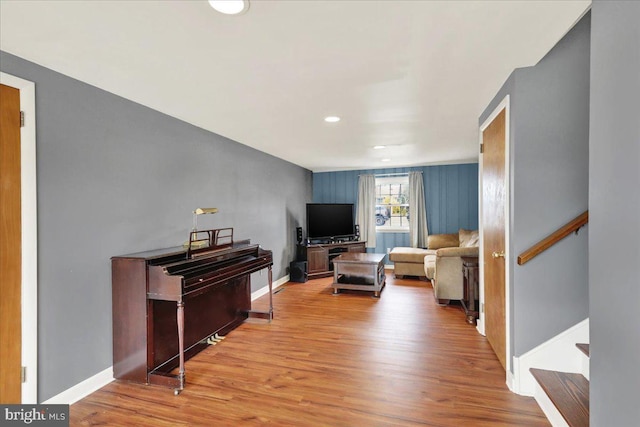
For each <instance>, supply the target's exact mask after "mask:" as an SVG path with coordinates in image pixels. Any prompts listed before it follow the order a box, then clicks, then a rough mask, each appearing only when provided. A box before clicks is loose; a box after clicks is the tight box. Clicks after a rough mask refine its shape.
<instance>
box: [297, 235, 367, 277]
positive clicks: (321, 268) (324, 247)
mask: <svg viewBox="0 0 640 427" xmlns="http://www.w3.org/2000/svg"><path fill="white" fill-rule="evenodd" d="M348 252H354V253H360V252H365V242H342V243H321V244H312V245H298V248H297V251H296V258H297V261H307V274H308V277H309V279H314V278H318V277H327V276H331V275H332V274H333V262H332V261H333V258H335V257H337V256H338V255H340V254H343V253H348Z"/></svg>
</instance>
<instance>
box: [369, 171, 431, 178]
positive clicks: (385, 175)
mask: <svg viewBox="0 0 640 427" xmlns="http://www.w3.org/2000/svg"><path fill="white" fill-rule="evenodd" d="M409 172H418V173H422V171H407V172H395V173H381V174H374V175H373V176H375V177H376V178H384V177H387V176H400V175H409ZM362 175H371V174H362ZM362 175H358V176H362Z"/></svg>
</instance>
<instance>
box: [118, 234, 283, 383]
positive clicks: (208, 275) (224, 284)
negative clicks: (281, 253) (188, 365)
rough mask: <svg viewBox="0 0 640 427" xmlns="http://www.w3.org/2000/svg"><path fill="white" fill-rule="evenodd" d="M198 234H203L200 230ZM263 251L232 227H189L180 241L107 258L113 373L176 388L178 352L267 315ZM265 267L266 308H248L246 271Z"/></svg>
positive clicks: (180, 368)
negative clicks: (237, 237) (181, 244)
mask: <svg viewBox="0 0 640 427" xmlns="http://www.w3.org/2000/svg"><path fill="white" fill-rule="evenodd" d="M203 235H204V237H203ZM272 266H273V257H272V253H271V251H268V250H265V249H262V248H261V247H260V246H259V245H256V244H251V243H250V241H248V240H243V241H238V242H234V241H233V229H231V228H225V229H216V230H204V231H197V232H192V233H191V235H190V239H189V242H188V244H187V245H186V247H177V248H170V249H159V250H152V251H147V252H140V253H135V254H130V255H121V256H115V257H112V258H111V268H112V294H113V295H112V296H113V300H112V301H113V302H112V305H113V373H114V377H115V378H116V379H121V380H127V381H133V382H137V383H143V384H156V385H162V386H165V387H170V388H173V389H174V392H175V393H176V394H177V393H179V392H180V391H181V390H182V389H183V388H184V385H185V367H184V366H185V360H188V359H189V358H190V357H192V356H193V355H195V354H196V353H198V352H199V351H201V350H202V349H204V348H206V346H207V339H208V338H210V337H212V336H217V335H219V336H224V335H226V334H227V333H228V332H229V331H231V330H232V329H234V328H236V327H237V326H239V325H240V324H241V323H242V322H243V321H244V320H245V319H247V318H249V317H258V318H263V319H267V320H269V321H271V319H272V318H273V305H272V300H271V291H272V271H271V270H272ZM263 269H267V270H268V278H267V280H268V286H269V308H268V310H267V311H256V310H252V309H251V278H250V275H251V273H254V272H257V271H260V270H263Z"/></svg>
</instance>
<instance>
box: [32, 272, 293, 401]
mask: <svg viewBox="0 0 640 427" xmlns="http://www.w3.org/2000/svg"><path fill="white" fill-rule="evenodd" d="M288 281H289V275H287V276H284V277H282V278H281V279H278V280H276V281H275V282H273V284H272V286H271V287H272V290H275V289H277V288H279V287H280V286H282V285H284V284H285V283H287V282H288ZM268 292H269V286H264V287H262V288H260V289H258V290H257V291H255V292H252V293H251V301H254V300H256V299H258V298H260V297H261V296H263V295H266V294H267V293H268ZM113 380H114V378H113V366H109V367H108V368H107V369H105V370H104V371H102V372H98V373H97V374H95V375H94V376H92V377H91V378H87V379H86V380H84V381H82V382H80V383H78V384H76V385H74V386H73V387H71V388H68V389H66V390H65V391H63V392H62V393H59V394H57V395H55V396H53V397H52V398H50V399H48V400H45V401H44V402H42V403H45V404H52V405H54V404H63V405H71V404H73V403H76V402H77V401H78V400H80V399H82V398H84V397H87V396H88V395H90V394H91V393H93V392H94V391H96V390H98V389H100V388H102V387H104V386H106V385H107V384H109V383H110V382H111V381H113Z"/></svg>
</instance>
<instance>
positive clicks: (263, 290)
mask: <svg viewBox="0 0 640 427" xmlns="http://www.w3.org/2000/svg"><path fill="white" fill-rule="evenodd" d="M289 278H290V277H289V275H288V274H287V275H286V276H284V277H282V278H280V279H278V280H276V281H275V282H273V283H272V284H271V291H272V292H273V291H275V290H276V289H278V288H279V287H280V286H282V285H284V284H285V283H287V282H288V281H289ZM268 293H269V285H264V286H263V287H261V288H260V289H258V290H257V291H254V292H252V293H251V301H255V300H257V299H258V298H260V297H261V296H263V295H266V294H268Z"/></svg>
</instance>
